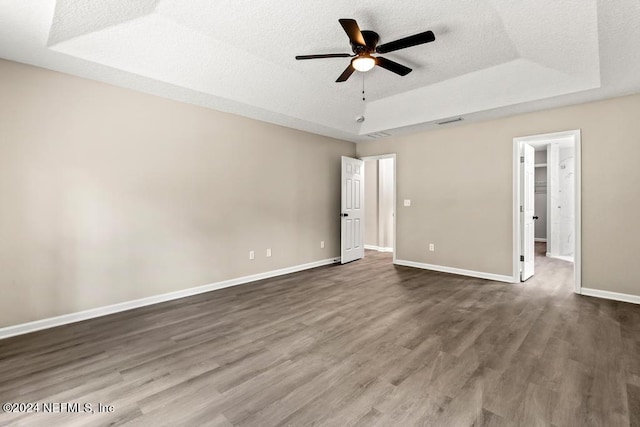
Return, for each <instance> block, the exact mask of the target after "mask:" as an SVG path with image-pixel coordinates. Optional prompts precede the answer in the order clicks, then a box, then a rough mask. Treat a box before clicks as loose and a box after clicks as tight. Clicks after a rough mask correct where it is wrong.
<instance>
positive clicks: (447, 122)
mask: <svg viewBox="0 0 640 427" xmlns="http://www.w3.org/2000/svg"><path fill="white" fill-rule="evenodd" d="M463 120H464V119H463V118H462V117H456V118H455V119H447V120H443V121H441V122H436V124H438V125H446V124H449V123H455V122H461V121H463Z"/></svg>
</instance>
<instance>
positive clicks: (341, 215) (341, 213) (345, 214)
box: [340, 213, 349, 216]
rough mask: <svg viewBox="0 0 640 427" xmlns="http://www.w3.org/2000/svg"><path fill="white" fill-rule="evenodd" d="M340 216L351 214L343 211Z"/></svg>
mask: <svg viewBox="0 0 640 427" xmlns="http://www.w3.org/2000/svg"><path fill="white" fill-rule="evenodd" d="M340 216H349V214H348V213H341V214H340Z"/></svg>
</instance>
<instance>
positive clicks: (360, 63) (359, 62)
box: [351, 55, 376, 73]
mask: <svg viewBox="0 0 640 427" xmlns="http://www.w3.org/2000/svg"><path fill="white" fill-rule="evenodd" d="M351 65H352V66H353V68H355V69H356V70H358V71H360V72H362V73H365V72H367V71H369V70H370V69H372V68H373V67H374V66H375V65H376V60H375V59H374V58H373V57H371V56H369V55H360V56H357V57H355V58H353V59H352V60H351Z"/></svg>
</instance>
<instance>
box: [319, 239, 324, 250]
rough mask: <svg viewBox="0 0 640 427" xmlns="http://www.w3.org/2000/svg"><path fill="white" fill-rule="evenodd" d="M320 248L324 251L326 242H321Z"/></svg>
mask: <svg viewBox="0 0 640 427" xmlns="http://www.w3.org/2000/svg"><path fill="white" fill-rule="evenodd" d="M320 248H321V249H324V240H320Z"/></svg>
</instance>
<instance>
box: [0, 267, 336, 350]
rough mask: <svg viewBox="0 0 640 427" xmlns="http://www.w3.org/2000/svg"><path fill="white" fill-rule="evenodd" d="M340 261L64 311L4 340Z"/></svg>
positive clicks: (13, 329)
mask: <svg viewBox="0 0 640 427" xmlns="http://www.w3.org/2000/svg"><path fill="white" fill-rule="evenodd" d="M337 262H340V258H330V259H324V260H321V261H315V262H310V263H307V264H301V265H296V266H293V267H287V268H281V269H279V270H273V271H267V272H265V273H258V274H253V275H251V276H245V277H239V278H237V279H230V280H224V281H222V282H217V283H211V284H208V285H203V286H197V287H195V288H189V289H183V290H180V291H175V292H169V293H166V294H161V295H154V296H150V297H146V298H140V299H137V300H132V301H125V302H121V303H118V304H112V305H107V306H104V307H97V308H92V309H90V310H84V311H79V312H76V313H69V314H63V315H62V316H56V317H50V318H47V319H42V320H35V321H33V322H28V323H22V324H19V325H12V326H6V327H4V328H0V339H4V338H9V337H13V336H16V335H22V334H28V333H30V332H35V331H40V330H42V329H49V328H53V327H56V326H62V325H66V324H69V323H75V322H80V321H81V320H87V319H93V318H95V317H101V316H106V315H108V314H113V313H119V312H121V311H126V310H131V309H134V308H138V307H144V306H147V305H152V304H158V303H161V302H165V301H171V300H175V299H180V298H185V297H189V296H192V295H197V294H202V293H205V292H211V291H215V290H218V289H223V288H229V287H231V286H237V285H244V284H246V283H251V282H255V281H257V280H263V279H269V278H271V277H277V276H282V275H285V274H290V273H296V272H298V271H302V270H308V269H310V268H316V267H322V266H324V265H329V264H335V263H337Z"/></svg>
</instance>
